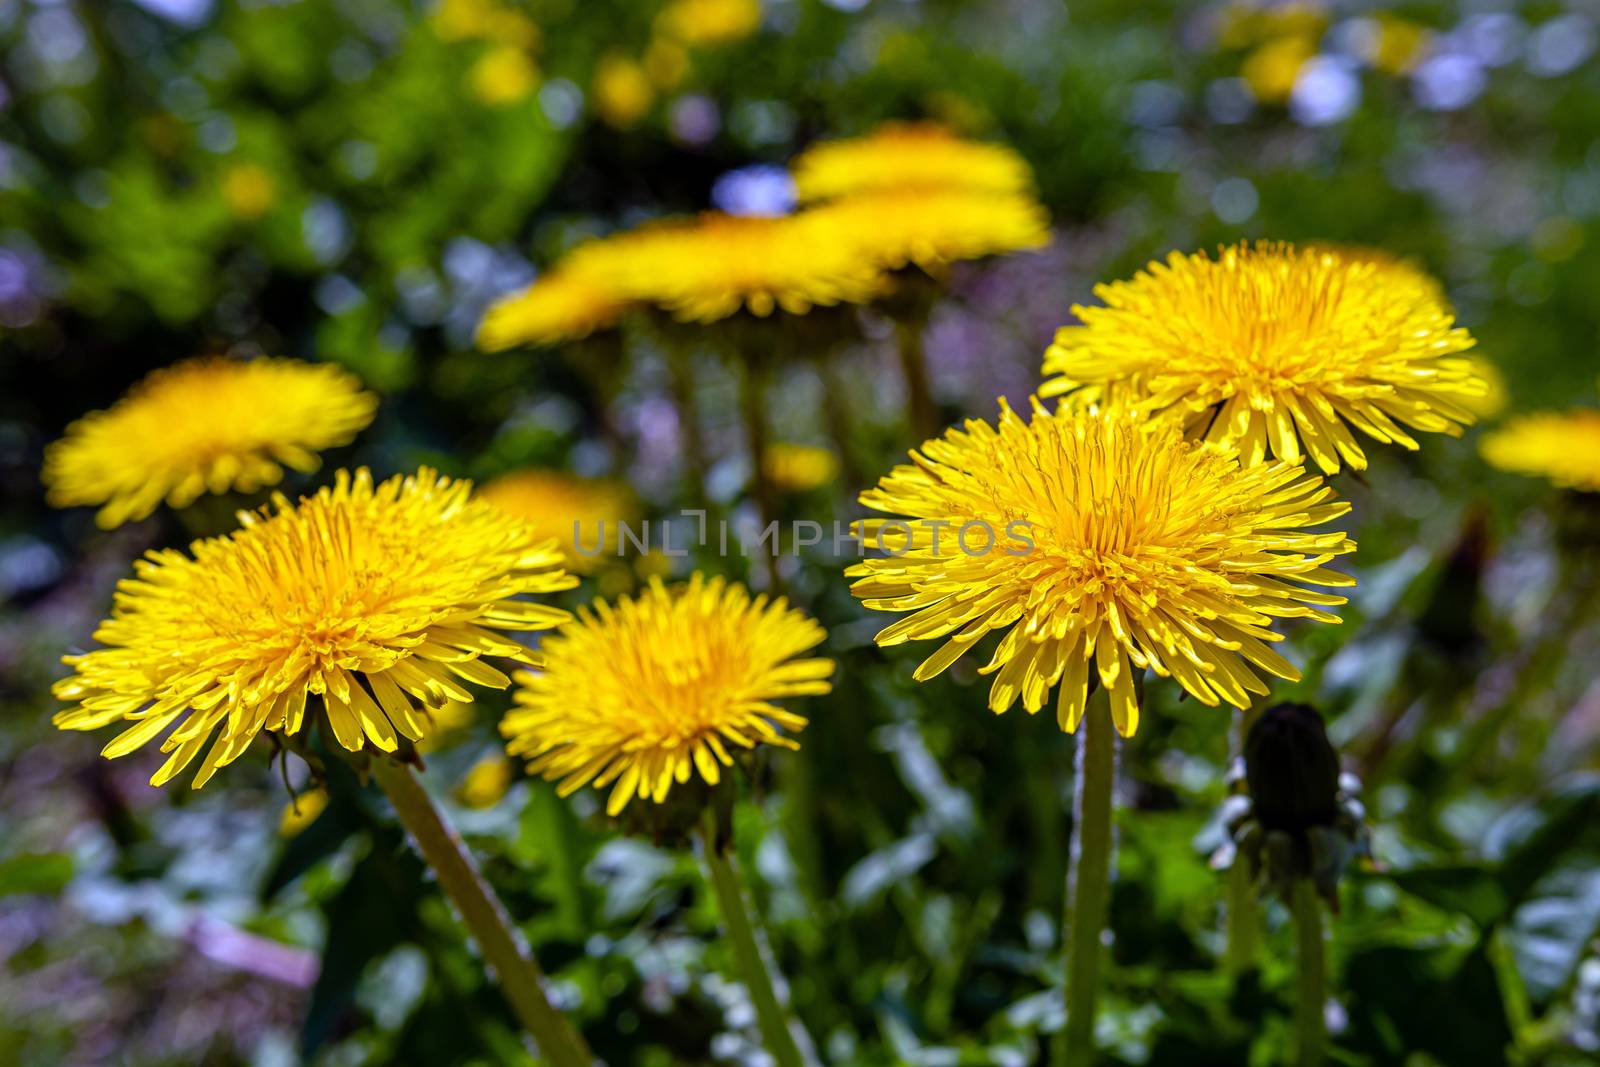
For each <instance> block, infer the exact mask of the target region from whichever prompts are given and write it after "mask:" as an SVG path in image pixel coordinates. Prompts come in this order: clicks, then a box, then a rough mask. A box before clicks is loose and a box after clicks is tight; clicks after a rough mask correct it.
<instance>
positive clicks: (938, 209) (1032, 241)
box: [812, 187, 1050, 272]
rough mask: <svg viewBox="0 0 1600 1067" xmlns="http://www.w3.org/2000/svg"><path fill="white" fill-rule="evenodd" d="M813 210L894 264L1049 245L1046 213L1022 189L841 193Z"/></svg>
mask: <svg viewBox="0 0 1600 1067" xmlns="http://www.w3.org/2000/svg"><path fill="white" fill-rule="evenodd" d="M812 211H813V213H814V215H815V217H816V218H817V220H818V222H819V224H824V225H828V226H831V227H833V228H834V230H835V232H836V233H837V235H838V236H837V238H836V240H838V241H839V242H840V243H841V244H844V245H849V246H853V247H855V248H856V249H858V250H859V254H860V255H862V256H863V257H865V258H866V259H868V260H870V261H872V262H874V263H877V264H880V265H882V266H883V267H885V268H887V269H890V270H898V269H900V268H901V267H905V266H917V267H921V268H922V269H924V270H927V271H930V272H932V271H937V270H939V269H941V268H943V267H945V266H947V265H949V264H951V263H956V262H960V261H962V260H968V259H982V258H984V257H985V256H998V255H1005V254H1007V253H1010V252H1022V251H1027V250H1030V249H1037V248H1043V247H1044V246H1045V245H1047V244H1049V243H1050V218H1049V215H1048V214H1047V213H1046V212H1045V209H1044V206H1043V205H1042V204H1040V203H1039V202H1038V201H1037V200H1035V199H1034V198H1033V197H1032V196H1031V195H1028V194H1024V193H993V192H985V191H983V190H973V189H942V188H934V187H919V188H910V189H898V190H892V191H891V190H885V191H883V192H875V193H856V194H853V195H850V196H842V197H840V198H839V199H837V200H830V201H828V202H827V203H825V204H823V205H821V206H820V207H816V208H813V209H812Z"/></svg>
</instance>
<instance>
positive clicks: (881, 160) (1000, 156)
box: [789, 122, 1033, 203]
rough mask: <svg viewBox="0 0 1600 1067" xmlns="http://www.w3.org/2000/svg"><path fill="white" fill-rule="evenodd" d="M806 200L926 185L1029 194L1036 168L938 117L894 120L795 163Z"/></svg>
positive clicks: (817, 149)
mask: <svg viewBox="0 0 1600 1067" xmlns="http://www.w3.org/2000/svg"><path fill="white" fill-rule="evenodd" d="M789 169H790V171H791V172H792V173H793V174H794V181H795V189H796V192H797V193H798V195H799V197H800V200H801V202H802V203H810V202H814V201H818V200H827V199H830V198H832V197H836V196H846V195H850V194H855V193H869V192H884V191H891V190H894V191H897V190H904V189H907V188H915V187H925V188H935V189H966V190H968V191H971V192H979V193H995V194H1006V193H1009V194H1025V193H1031V192H1032V190H1033V171H1032V169H1031V168H1030V167H1029V166H1028V164H1027V161H1026V160H1024V159H1023V158H1022V157H1021V156H1020V155H1018V154H1017V153H1016V151H1015V150H1014V149H1012V148H1010V147H1009V146H1007V145H1003V144H997V143H994V142H991V141H973V140H968V139H967V138H964V137H961V136H959V135H957V134H956V133H955V131H953V130H951V129H950V128H949V127H947V126H943V125H940V124H939V123H933V122H889V123H885V124H883V125H881V126H879V127H878V128H877V129H876V130H874V131H872V132H871V133H869V134H866V135H865V136H862V137H851V138H846V139H843V140H837V141H823V142H822V143H820V144H817V145H813V146H812V147H811V148H808V149H806V150H805V151H804V152H802V153H801V154H800V155H798V156H796V157H795V158H794V160H793V161H792V162H791V163H790V166H789Z"/></svg>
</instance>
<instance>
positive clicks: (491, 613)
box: [54, 468, 577, 789]
mask: <svg viewBox="0 0 1600 1067" xmlns="http://www.w3.org/2000/svg"><path fill="white" fill-rule="evenodd" d="M471 488H472V486H471V483H470V482H460V481H452V480H450V479H448V478H442V477H440V476H439V475H438V474H436V473H435V472H433V471H431V470H428V469H426V468H424V469H423V470H421V471H420V472H418V473H417V474H416V475H412V476H407V477H395V478H391V479H389V480H388V481H386V482H384V483H382V484H381V485H377V486H374V485H373V481H372V476H371V474H369V473H368V472H367V471H366V469H365V468H363V469H361V470H358V471H357V472H356V473H355V474H354V475H353V476H352V475H351V474H350V473H349V472H347V471H340V472H338V474H337V476H336V479H335V484H334V486H333V487H332V488H331V489H330V488H327V487H324V488H323V489H321V490H320V491H318V492H317V494H316V495H315V496H311V497H303V498H302V499H301V500H300V502H299V504H298V505H295V504H291V503H289V501H288V500H286V499H284V498H283V496H282V495H281V494H280V495H278V496H277V497H276V498H275V500H274V502H273V504H274V508H275V510H270V509H267V508H263V509H261V510H260V511H258V512H241V513H240V516H239V518H240V521H241V522H242V523H243V526H241V528H240V529H238V530H236V531H234V532H233V533H232V534H230V535H228V536H226V537H218V538H212V539H209V540H204V541H196V542H195V543H194V544H193V545H191V546H190V554H189V555H185V554H184V553H182V552H179V551H176V550H173V549H164V550H161V551H155V552H150V553H148V554H147V555H146V556H145V558H144V559H143V560H140V561H139V562H138V563H136V564H134V576H133V577H132V578H128V579H124V580H123V581H122V583H121V584H120V585H118V587H117V596H116V602H115V606H114V607H113V608H112V612H111V617H110V618H109V619H107V620H106V621H105V622H103V623H101V625H100V628H99V629H98V630H97V631H96V632H95V639H96V640H97V641H98V642H100V644H101V645H102V646H104V647H102V648H98V649H96V650H94V651H92V652H87V653H83V654H80V655H72V656H66V657H64V658H63V662H64V663H67V664H68V665H70V666H71V667H72V668H73V673H72V674H71V675H69V676H68V677H66V678H64V679H62V680H61V681H59V682H57V683H56V685H55V689H54V692H55V695H56V697H57V698H58V699H60V700H62V701H65V702H67V703H68V704H70V705H71V707H69V708H67V709H66V710H64V711H62V712H60V713H59V714H57V715H56V717H55V724H56V725H57V726H58V727H60V728H61V729H63V730H96V729H99V728H101V727H104V726H109V725H111V724H112V723H117V722H125V723H132V724H133V725H132V726H130V727H129V728H128V729H127V730H126V731H124V732H123V733H122V734H120V735H118V736H117V737H116V738H115V739H114V740H113V741H112V742H111V743H110V744H108V745H107V746H106V747H105V748H104V749H103V750H102V753H101V754H102V755H104V756H105V757H107V758H108V759H114V758H116V757H118V756H125V755H127V754H128V753H130V752H132V751H134V750H135V749H137V748H140V747H141V746H143V745H145V744H148V743H149V742H151V741H154V740H155V739H156V738H157V737H158V736H160V735H161V734H162V733H163V732H165V731H167V730H168V729H169V728H173V727H175V728H174V729H171V732H170V733H168V734H167V737H166V739H165V741H163V742H162V744H161V751H163V752H167V753H170V757H169V758H168V760H167V761H166V763H165V764H163V765H162V767H161V769H160V770H158V771H157V772H156V774H155V776H154V777H153V778H152V779H151V780H150V781H151V784H152V785H162V784H164V783H166V782H167V781H169V780H171V779H172V778H173V777H174V776H175V775H177V774H178V773H179V772H181V771H182V770H183V769H184V768H185V767H187V766H188V765H189V764H190V763H192V762H193V761H194V758H195V757H196V756H197V755H198V754H199V752H200V750H201V748H203V747H205V745H206V743H207V742H208V741H209V740H210V739H211V738H212V736H213V735H215V736H216V743H215V744H213V745H212V746H211V749H210V751H209V752H208V753H207V754H206V757H205V759H204V761H203V762H202V764H201V766H200V770H199V772H198V773H197V774H196V775H195V779H194V787H195V788H197V789H198V788H199V787H200V786H202V785H204V784H205V782H206V781H207V780H209V779H210V778H211V775H212V774H213V773H214V772H215V771H216V769H217V768H218V767H223V766H226V765H227V764H229V763H232V762H233V761H234V760H235V759H237V758H238V757H239V756H240V755H241V754H243V752H244V751H245V749H246V748H248V747H249V745H250V742H251V741H253V740H254V739H255V738H256V737H257V736H258V735H260V734H263V733H275V734H282V735H297V734H300V733H301V732H302V731H303V730H305V729H306V728H307V720H308V712H309V718H311V719H313V720H315V719H318V718H324V719H325V722H326V725H327V727H328V728H331V730H332V737H333V739H335V740H337V742H338V744H339V745H340V746H341V747H343V748H345V749H348V750H350V751H357V750H360V749H362V748H364V747H365V746H367V745H369V744H370V745H371V747H372V748H374V749H376V750H378V751H380V752H394V751H396V750H397V748H398V746H399V740H398V737H405V738H408V739H410V740H412V741H420V740H422V739H423V738H425V737H426V736H427V735H428V734H429V732H430V730H431V725H430V722H429V716H428V709H431V708H436V707H438V706H439V705H441V704H443V703H445V702H446V701H449V700H461V701H470V700H471V699H472V693H471V692H470V691H469V690H468V689H467V688H466V687H465V686H463V685H462V682H464V681H465V682H471V683H473V684H474V685H486V686H494V687H497V688H505V687H506V686H508V685H509V684H510V681H511V680H510V679H509V678H507V677H506V676H505V675H504V674H502V673H501V672H500V671H499V670H498V669H496V668H495V667H493V666H491V665H490V664H489V663H488V661H487V658H488V657H490V656H499V657H505V658H507V659H512V660H518V661H521V662H523V663H536V662H537V660H536V659H535V658H534V656H533V655H532V653H531V652H530V651H529V649H528V648H527V647H526V646H524V645H522V644H520V643H518V642H516V641H513V640H511V639H510V638H509V637H507V636H505V635H503V634H501V633H499V632H497V631H501V630H537V629H544V628H547V627H550V626H555V625H559V624H560V623H562V622H565V621H566V620H567V618H568V615H567V613H566V612H564V611H561V610H560V609H558V608H551V607H547V606H545V605H543V604H535V603H531V602H529V601H525V600H519V599H515V598H516V597H518V596H519V595H520V594H523V593H550V592H555V591H557V590H561V589H570V588H571V587H572V586H574V585H575V584H577V579H576V578H573V577H572V576H571V575H569V574H567V573H566V572H564V571H563V570H561V566H560V565H561V553H560V551H559V550H558V549H557V548H556V545H555V542H553V541H541V540H540V539H539V538H538V535H536V534H535V533H534V532H533V530H532V529H531V528H530V527H529V526H528V525H527V524H526V523H523V522H521V521H519V520H517V519H514V518H512V517H511V516H509V515H507V514H506V513H505V512H503V511H501V510H500V509H499V508H496V507H494V506H493V505H490V504H486V503H483V502H482V501H479V500H475V499H472V498H471V497H470V496H469V493H470V492H471ZM313 697H316V698H320V699H319V700H312V698H313ZM330 743H331V742H330Z"/></svg>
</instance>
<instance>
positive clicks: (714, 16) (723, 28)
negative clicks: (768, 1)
mask: <svg viewBox="0 0 1600 1067" xmlns="http://www.w3.org/2000/svg"><path fill="white" fill-rule="evenodd" d="M760 28H761V3H760V0H673V2H672V3H669V4H668V5H667V6H666V7H665V8H663V9H662V11H661V13H660V14H659V15H657V16H656V32H657V33H660V34H662V35H663V36H666V37H672V38H674V39H676V40H679V41H682V42H683V43H684V44H687V45H693V46H695V47H698V48H714V47H716V46H717V45H724V44H732V43H733V42H735V41H742V40H744V39H745V38H746V37H749V36H750V35H751V34H752V33H755V32H756V30H758V29H760Z"/></svg>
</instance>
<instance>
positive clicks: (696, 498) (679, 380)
mask: <svg viewBox="0 0 1600 1067" xmlns="http://www.w3.org/2000/svg"><path fill="white" fill-rule="evenodd" d="M662 345H663V347H664V348H665V350H666V359H667V378H668V382H669V387H670V388H671V390H672V402H673V406H674V407H676V408H677V409H678V424H679V427H680V429H681V430H682V431H683V459H684V468H685V471H684V480H685V481H686V482H687V483H688V487H689V502H690V503H691V504H693V505H694V506H696V507H702V506H704V505H705V502H706V472H707V471H708V470H709V469H710V465H709V461H708V460H707V458H706V456H707V453H706V441H705V436H704V434H702V433H701V432H700V411H699V408H698V407H696V405H695V402H694V393H695V382H694V361H693V357H692V355H691V354H690V352H689V351H688V349H687V347H686V346H685V345H684V344H683V343H682V342H681V341H679V340H678V339H677V338H674V337H666V338H663V339H662Z"/></svg>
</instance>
